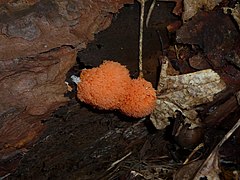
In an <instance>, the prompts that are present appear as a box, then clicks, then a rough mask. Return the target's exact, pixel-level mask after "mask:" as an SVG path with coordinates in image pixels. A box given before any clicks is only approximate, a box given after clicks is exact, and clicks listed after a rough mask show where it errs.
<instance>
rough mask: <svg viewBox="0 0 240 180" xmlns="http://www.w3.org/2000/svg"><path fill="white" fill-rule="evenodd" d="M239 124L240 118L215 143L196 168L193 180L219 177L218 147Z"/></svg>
mask: <svg viewBox="0 0 240 180" xmlns="http://www.w3.org/2000/svg"><path fill="white" fill-rule="evenodd" d="M239 126H240V119H239V120H238V121H237V123H236V124H235V125H234V126H233V127H232V128H231V129H230V130H229V131H228V133H227V134H226V135H225V136H224V137H223V139H222V140H221V141H220V142H219V143H218V144H217V146H216V147H215V148H214V149H213V151H212V152H211V154H210V155H209V156H208V158H207V159H206V160H205V161H204V162H203V164H202V165H201V167H200V168H199V169H198V171H197V173H196V175H195V177H194V178H193V180H198V179H201V177H206V178H207V179H214V180H215V179H216V180H218V179H220V178H219V175H218V174H219V173H220V172H221V169H220V168H219V156H218V154H219V149H220V147H221V146H222V145H223V143H224V142H226V141H227V140H228V139H229V137H230V136H231V135H232V134H233V133H234V132H235V131H236V129H238V128H239Z"/></svg>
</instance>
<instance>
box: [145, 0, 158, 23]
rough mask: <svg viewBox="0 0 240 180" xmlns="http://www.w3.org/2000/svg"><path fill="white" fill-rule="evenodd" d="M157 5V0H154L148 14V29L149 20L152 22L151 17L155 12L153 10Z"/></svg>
mask: <svg viewBox="0 0 240 180" xmlns="http://www.w3.org/2000/svg"><path fill="white" fill-rule="evenodd" d="M155 4H156V0H153V1H152V4H151V6H150V8H149V11H148V14H147V19H146V27H148V24H149V20H150V17H151V15H152V12H153V9H154V7H155Z"/></svg>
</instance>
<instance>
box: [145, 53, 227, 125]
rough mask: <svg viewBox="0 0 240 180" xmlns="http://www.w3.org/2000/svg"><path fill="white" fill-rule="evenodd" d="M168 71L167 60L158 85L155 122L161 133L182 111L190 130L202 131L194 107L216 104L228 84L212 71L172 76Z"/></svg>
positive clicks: (152, 119) (164, 62)
mask: <svg viewBox="0 0 240 180" xmlns="http://www.w3.org/2000/svg"><path fill="white" fill-rule="evenodd" d="M167 68H168V59H167V57H165V58H164V59H163V64H162V70H161V74H160V80H159V83H158V90H157V94H158V98H157V106H156V108H155V109H154V111H153V113H152V114H151V117H150V119H151V121H152V122H153V124H154V126H155V127H156V128H157V129H164V128H165V127H166V126H167V125H169V120H168V118H169V117H175V116H176V111H180V112H181V113H182V115H184V116H185V120H184V123H185V124H189V125H190V128H195V127H198V126H199V125H200V123H199V119H198V117H197V115H198V114H197V112H196V111H195V109H194V107H195V106H197V105H201V104H204V103H207V102H210V101H212V100H213V97H214V95H215V94H217V93H218V92H220V91H222V90H223V89H224V88H225V83H224V82H222V81H221V79H220V76H219V75H218V74H217V73H215V72H214V71H213V70H211V69H207V70H202V71H198V72H195V73H189V74H183V75H175V76H170V75H168V74H167Z"/></svg>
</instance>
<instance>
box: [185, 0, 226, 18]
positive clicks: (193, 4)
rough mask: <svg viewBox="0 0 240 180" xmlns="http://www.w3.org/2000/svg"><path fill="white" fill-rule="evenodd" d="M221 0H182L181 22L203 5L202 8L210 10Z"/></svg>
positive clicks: (190, 16)
mask: <svg viewBox="0 0 240 180" xmlns="http://www.w3.org/2000/svg"><path fill="white" fill-rule="evenodd" d="M220 2H222V0H198V1H196V0H184V1H183V7H184V8H183V9H184V11H183V14H182V19H183V22H185V21H187V20H189V19H190V18H192V17H193V16H194V15H195V14H197V12H198V11H199V10H200V9H202V8H203V7H204V10H207V11H210V10H212V9H213V8H214V7H216V6H217V5H218V4H219V3H220Z"/></svg>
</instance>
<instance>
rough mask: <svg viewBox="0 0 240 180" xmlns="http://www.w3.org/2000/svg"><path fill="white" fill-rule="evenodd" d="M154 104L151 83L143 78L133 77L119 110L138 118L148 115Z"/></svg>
mask: <svg viewBox="0 0 240 180" xmlns="http://www.w3.org/2000/svg"><path fill="white" fill-rule="evenodd" d="M155 105H156V93H155V90H154V89H153V87H152V84H151V83H150V82H148V81H146V80H145V79H143V78H138V79H133V80H132V81H131V84H130V86H129V88H128V91H127V94H126V96H125V101H124V103H123V105H122V106H121V107H120V110H121V111H122V112H123V113H124V114H126V115H127V116H131V117H135V118H140V117H144V116H147V115H149V114H150V113H151V112H152V110H153V109H154V107H155Z"/></svg>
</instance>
